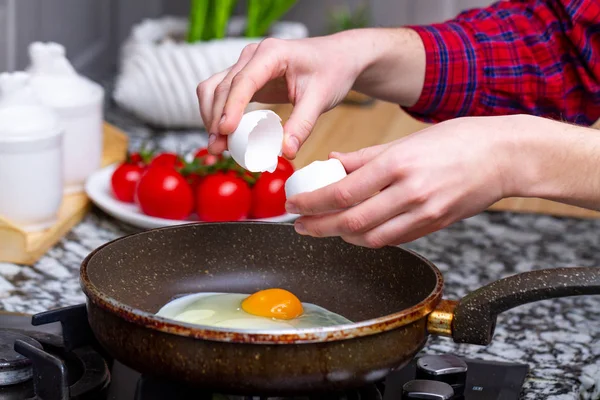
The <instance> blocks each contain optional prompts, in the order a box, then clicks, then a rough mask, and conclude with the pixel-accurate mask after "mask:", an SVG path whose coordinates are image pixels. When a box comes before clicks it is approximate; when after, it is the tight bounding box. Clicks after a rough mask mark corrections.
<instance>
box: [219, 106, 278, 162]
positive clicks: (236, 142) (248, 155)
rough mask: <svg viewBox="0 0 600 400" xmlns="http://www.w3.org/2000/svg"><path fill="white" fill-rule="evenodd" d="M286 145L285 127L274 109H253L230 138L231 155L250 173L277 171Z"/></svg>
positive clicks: (228, 142) (228, 144) (228, 140)
mask: <svg viewBox="0 0 600 400" xmlns="http://www.w3.org/2000/svg"><path fill="white" fill-rule="evenodd" d="M282 146H283V126H282V125H281V118H279V115H277V114H276V113H274V112H273V111H271V110H257V111H251V112H248V113H246V114H244V116H243V117H242V120H241V121H240V124H239V125H238V127H237V129H236V130H235V132H233V133H232V134H231V135H229V136H228V137H227V147H228V149H229V153H230V154H231V157H233V159H234V160H235V162H237V163H238V164H240V165H241V166H242V167H243V168H244V169H246V170H248V171H250V172H265V171H267V172H273V171H275V169H276V168H277V161H278V159H277V157H278V156H280V155H281V148H282Z"/></svg>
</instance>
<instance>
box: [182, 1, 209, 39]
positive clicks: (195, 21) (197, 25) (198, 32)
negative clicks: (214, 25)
mask: <svg viewBox="0 0 600 400" xmlns="http://www.w3.org/2000/svg"><path fill="white" fill-rule="evenodd" d="M208 4H209V0H191V5H190V15H189V27H188V36H187V41H188V42H189V43H193V42H196V41H198V40H200V39H201V38H202V33H203V31H204V30H205V23H206V15H207V12H208Z"/></svg>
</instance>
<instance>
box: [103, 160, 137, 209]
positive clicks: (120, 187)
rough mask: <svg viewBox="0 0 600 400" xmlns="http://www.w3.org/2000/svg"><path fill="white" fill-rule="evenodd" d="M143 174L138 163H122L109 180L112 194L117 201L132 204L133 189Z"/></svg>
mask: <svg viewBox="0 0 600 400" xmlns="http://www.w3.org/2000/svg"><path fill="white" fill-rule="evenodd" d="M143 172H144V167H143V166H141V165H140V164H138V163H131V162H130V163H122V164H121V165H119V166H118V167H117V168H116V169H115V171H114V172H113V174H112V176H111V178H110V184H111V188H112V192H113V194H114V196H115V197H116V198H117V200H120V201H124V202H127V203H133V201H134V194H135V187H136V185H137V183H138V181H139V180H140V177H141V176H142V173H143Z"/></svg>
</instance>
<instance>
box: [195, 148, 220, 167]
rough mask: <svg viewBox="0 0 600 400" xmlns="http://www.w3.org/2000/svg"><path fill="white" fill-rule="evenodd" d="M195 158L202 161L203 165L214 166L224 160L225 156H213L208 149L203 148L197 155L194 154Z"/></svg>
mask: <svg viewBox="0 0 600 400" xmlns="http://www.w3.org/2000/svg"><path fill="white" fill-rule="evenodd" d="M194 158H199V159H201V161H202V165H213V164H214V163H216V162H217V161H219V160H221V159H223V156H222V155H218V156H215V155H213V154H210V153H209V152H208V149H207V148H201V149H199V150H198V151H197V152H196V154H194Z"/></svg>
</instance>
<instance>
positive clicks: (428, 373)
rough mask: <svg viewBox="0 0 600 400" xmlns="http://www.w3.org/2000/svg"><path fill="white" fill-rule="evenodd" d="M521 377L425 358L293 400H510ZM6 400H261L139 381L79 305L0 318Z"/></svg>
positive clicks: (1, 394) (503, 369) (519, 369)
mask: <svg viewBox="0 0 600 400" xmlns="http://www.w3.org/2000/svg"><path fill="white" fill-rule="evenodd" d="M527 372H528V367H527V365H523V364H513V363H498V362H490V361H482V360H472V359H464V358H460V357H456V356H454V355H425V356H421V357H418V358H415V359H414V360H413V361H412V362H411V363H410V364H408V365H407V366H405V367H404V368H402V369H400V370H397V371H395V372H393V373H391V374H390V375H388V376H387V378H385V380H383V381H381V382H379V383H377V384H373V385H369V386H366V387H364V388H361V389H359V390H352V391H349V392H346V393H339V394H315V395H314V396H303V397H295V398H294V399H319V400H325V399H332V400H404V399H435V400H450V399H451V400H459V399H460V400H496V399H502V400H512V399H518V398H519V395H520V391H521V387H522V385H523V381H524V380H525V376H526V375H527ZM9 399H10V400H17V399H32V400H34V399H35V400H68V399H81V400H84V399H85V400H88V399H89V400H92V399H94V400H95V399H98V400H100V399H102V400H163V399H178V400H179V399H181V400H185V399H199V400H202V399H207V400H208V399H210V400H213V399H214V400H241V399H244V400H246V399H248V400H249V399H253V400H254V399H260V400H263V399H265V398H264V397H261V396H230V395H225V394H215V393H210V392H202V391H201V390H198V389H195V388H187V387H185V386H184V385H182V384H180V383H177V382H170V381H164V380H161V379H157V378H154V377H150V376H145V375H141V374H140V373H138V372H136V371H134V370H132V369H131V368H129V367H127V366H125V365H123V364H121V363H119V362H118V361H116V360H112V359H111V357H110V356H109V355H108V354H106V353H105V351H104V349H102V347H101V346H100V345H99V344H98V343H97V342H96V340H95V338H94V336H93V334H92V332H91V330H90V327H89V325H88V323H87V313H86V308H85V304H81V305H77V306H72V307H66V308H62V309H58V310H53V311H48V312H44V313H40V314H36V315H33V316H30V315H26V314H14V313H0V400H9ZM273 400H274V399H273Z"/></svg>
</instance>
